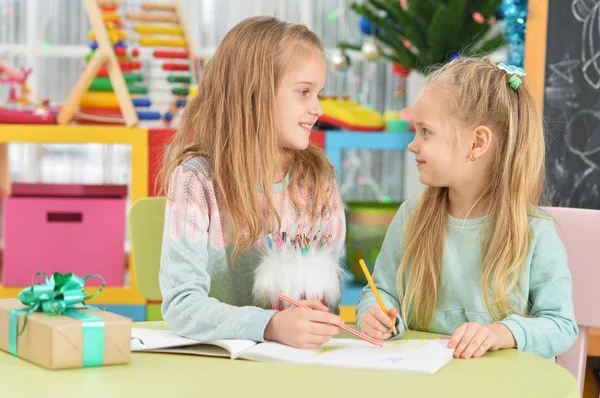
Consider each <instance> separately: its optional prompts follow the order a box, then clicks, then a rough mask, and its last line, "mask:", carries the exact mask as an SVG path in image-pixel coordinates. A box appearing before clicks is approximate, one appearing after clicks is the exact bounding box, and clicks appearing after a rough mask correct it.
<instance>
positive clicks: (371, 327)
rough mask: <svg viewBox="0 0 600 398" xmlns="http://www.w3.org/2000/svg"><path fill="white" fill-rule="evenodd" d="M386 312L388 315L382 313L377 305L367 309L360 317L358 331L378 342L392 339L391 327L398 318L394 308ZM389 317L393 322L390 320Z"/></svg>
mask: <svg viewBox="0 0 600 398" xmlns="http://www.w3.org/2000/svg"><path fill="white" fill-rule="evenodd" d="M388 312H389V315H388V314H386V313H385V312H383V310H382V309H381V307H380V306H379V305H377V304H375V305H372V306H371V307H369V309H368V310H367V311H365V313H364V314H363V316H362V321H361V323H360V331H361V332H363V333H364V334H366V335H369V336H371V337H373V338H374V339H376V340H380V341H382V340H387V339H389V338H390V337H392V326H393V325H394V323H393V322H395V320H396V316H398V310H397V309H396V307H392V308H390V309H389V310H388ZM390 317H391V318H392V319H393V320H390Z"/></svg>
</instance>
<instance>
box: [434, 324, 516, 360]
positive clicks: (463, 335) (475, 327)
mask: <svg viewBox="0 0 600 398" xmlns="http://www.w3.org/2000/svg"><path fill="white" fill-rule="evenodd" d="M444 338H445V339H449V340H450V342H449V343H448V347H449V348H454V349H455V350H454V358H478V357H480V356H482V355H483V354H485V353H486V352H487V351H496V350H499V349H501V348H514V347H515V346H516V343H515V339H514V337H513V335H512V333H511V332H510V330H509V329H508V328H507V327H506V326H504V325H502V324H500V323H495V324H491V325H482V324H480V323H476V322H469V323H463V324H462V325H461V326H460V327H459V328H458V329H456V330H455V331H454V333H453V334H452V337H444Z"/></svg>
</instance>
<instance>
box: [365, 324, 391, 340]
mask: <svg viewBox="0 0 600 398" xmlns="http://www.w3.org/2000/svg"><path fill="white" fill-rule="evenodd" d="M360 329H361V332H363V333H365V334H367V335H369V336H371V337H373V338H374V339H377V340H387V339H389V338H390V337H392V333H391V332H381V331H380V330H378V329H376V328H374V327H373V326H372V325H370V324H369V323H366V322H365V321H364V320H363V323H362V325H361V327H360Z"/></svg>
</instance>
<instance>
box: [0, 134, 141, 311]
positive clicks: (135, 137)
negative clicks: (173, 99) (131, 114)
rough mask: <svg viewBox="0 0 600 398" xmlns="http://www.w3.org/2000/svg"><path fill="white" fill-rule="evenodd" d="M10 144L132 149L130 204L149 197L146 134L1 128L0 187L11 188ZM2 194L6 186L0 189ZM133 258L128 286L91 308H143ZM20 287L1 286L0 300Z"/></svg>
mask: <svg viewBox="0 0 600 398" xmlns="http://www.w3.org/2000/svg"><path fill="white" fill-rule="evenodd" d="M11 142H22V143H25V142H27V143H37V144H42V143H49V144H129V145H131V202H132V203H134V202H135V201H137V200H139V199H141V198H145V197H147V196H148V130H147V129H144V128H131V127H120V126H54V125H50V126H49V125H19V124H0V174H1V176H0V185H6V184H10V179H9V178H8V177H7V176H8V173H9V170H8V159H7V151H6V145H7V144H9V143H11ZM0 189H1V190H2V193H3V194H7V193H8V192H9V189H8V186H0ZM134 270H135V267H134V265H133V254H131V253H130V254H129V272H130V285H129V286H125V287H108V288H105V289H104V290H103V291H102V294H100V295H99V296H97V297H96V298H94V299H93V300H91V301H90V304H93V303H97V304H100V303H102V304H145V303H146V300H145V299H144V298H143V297H142V296H141V295H140V293H139V292H138V290H137V287H136V278H135V271H134ZM22 289H23V288H22V287H5V286H2V285H1V284H0V298H14V297H17V295H18V294H19V292H20V291H21V290H22Z"/></svg>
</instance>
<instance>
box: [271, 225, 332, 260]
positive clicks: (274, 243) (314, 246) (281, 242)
mask: <svg viewBox="0 0 600 398" xmlns="http://www.w3.org/2000/svg"><path fill="white" fill-rule="evenodd" d="M311 232H312V228H311V230H310V231H309V232H308V234H304V233H300V231H299V229H298V232H297V233H296V235H295V236H294V237H291V236H290V235H288V233H287V232H285V231H283V232H280V233H277V235H275V236H273V235H272V234H271V232H269V234H268V235H267V237H266V239H267V244H268V245H269V248H270V249H273V248H275V249H277V250H278V251H282V250H283V249H285V247H286V245H287V244H288V241H289V244H290V245H291V246H292V248H293V249H294V250H297V251H299V252H300V253H301V254H302V255H306V254H308V253H309V252H310V251H311V250H313V251H314V250H322V249H323V248H328V247H329V246H330V245H331V234H329V235H322V234H321V231H318V232H317V233H316V234H315V235H314V236H313V237H312V239H311V237H310V235H311Z"/></svg>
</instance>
